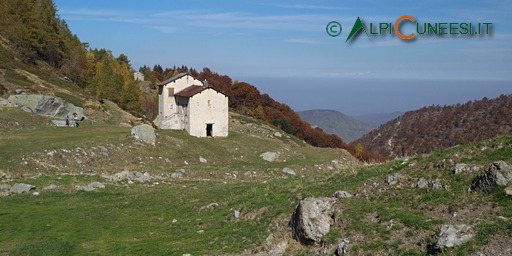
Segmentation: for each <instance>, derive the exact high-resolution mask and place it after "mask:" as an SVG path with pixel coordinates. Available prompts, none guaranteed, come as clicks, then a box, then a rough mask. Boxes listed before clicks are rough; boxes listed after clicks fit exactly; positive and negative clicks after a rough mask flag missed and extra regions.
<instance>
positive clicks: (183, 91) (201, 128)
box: [154, 73, 228, 137]
mask: <svg viewBox="0 0 512 256" xmlns="http://www.w3.org/2000/svg"><path fill="white" fill-rule="evenodd" d="M157 86H158V116H157V118H156V119H155V121H154V123H155V124H156V126H158V128H160V129H175V130H183V129H185V130H186V131H187V132H188V133H189V134H190V135H192V136H196V137H226V136H228V96H226V95H224V94H223V93H221V92H219V91H217V90H215V89H214V88H212V87H209V86H208V83H207V82H206V81H205V82H204V83H203V82H201V81H199V80H197V79H195V78H194V77H192V76H191V75H190V74H188V73H181V74H178V75H176V76H174V77H171V78H170V79H168V80H166V81H163V82H161V83H160V84H158V85H157Z"/></svg>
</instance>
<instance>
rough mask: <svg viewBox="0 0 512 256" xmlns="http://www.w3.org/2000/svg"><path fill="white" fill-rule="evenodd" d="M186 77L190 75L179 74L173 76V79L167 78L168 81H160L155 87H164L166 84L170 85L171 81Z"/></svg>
mask: <svg viewBox="0 0 512 256" xmlns="http://www.w3.org/2000/svg"><path fill="white" fill-rule="evenodd" d="M186 75H190V74H189V73H179V74H177V75H175V76H173V77H171V78H169V79H167V80H165V81H162V82H161V83H159V84H157V86H164V85H166V84H168V83H170V82H172V81H175V80H178V79H180V78H182V77H184V76H186Z"/></svg>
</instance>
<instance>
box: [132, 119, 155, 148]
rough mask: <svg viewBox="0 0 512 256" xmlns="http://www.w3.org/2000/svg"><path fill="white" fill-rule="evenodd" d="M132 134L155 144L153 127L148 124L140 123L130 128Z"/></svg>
mask: <svg viewBox="0 0 512 256" xmlns="http://www.w3.org/2000/svg"><path fill="white" fill-rule="evenodd" d="M132 136H133V137H135V139H137V140H140V141H143V142H146V143H149V144H152V145H155V142H156V135H155V128H153V127H152V126H151V125H149V124H141V125H137V126H135V127H133V128H132Z"/></svg>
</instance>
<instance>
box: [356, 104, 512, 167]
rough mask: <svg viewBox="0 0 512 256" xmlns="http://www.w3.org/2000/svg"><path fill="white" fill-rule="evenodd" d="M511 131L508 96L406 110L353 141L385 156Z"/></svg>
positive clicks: (433, 149)
mask: <svg viewBox="0 0 512 256" xmlns="http://www.w3.org/2000/svg"><path fill="white" fill-rule="evenodd" d="M511 131H512V95H502V96H500V97H498V98H496V99H487V98H483V99H482V100H477V101H469V102H467V103H465V104H457V105H452V106H431V107H424V108H422V109H419V110H415V111H409V112H406V113H405V114H403V115H401V116H400V117H398V118H396V119H394V120H392V121H389V122H387V123H385V124H383V125H382V126H380V127H379V129H376V130H373V131H371V132H370V133H368V134H366V135H365V136H363V137H362V138H360V139H358V140H357V141H355V142H354V143H361V144H362V145H363V146H364V147H365V148H366V149H368V150H370V151H374V152H377V153H380V154H382V155H385V156H389V157H402V156H411V155H414V154H417V153H428V152H432V151H435V150H439V149H444V148H448V147H451V146H455V145H460V144H467V143H470V142H473V141H479V140H484V139H489V138H492V137H494V136H496V135H499V134H507V133H510V132H511Z"/></svg>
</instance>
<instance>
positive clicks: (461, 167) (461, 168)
mask: <svg viewBox="0 0 512 256" xmlns="http://www.w3.org/2000/svg"><path fill="white" fill-rule="evenodd" d="M479 171H480V166H478V165H470V164H456V165H455V167H453V174H455V175H457V174H459V173H462V172H479Z"/></svg>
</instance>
